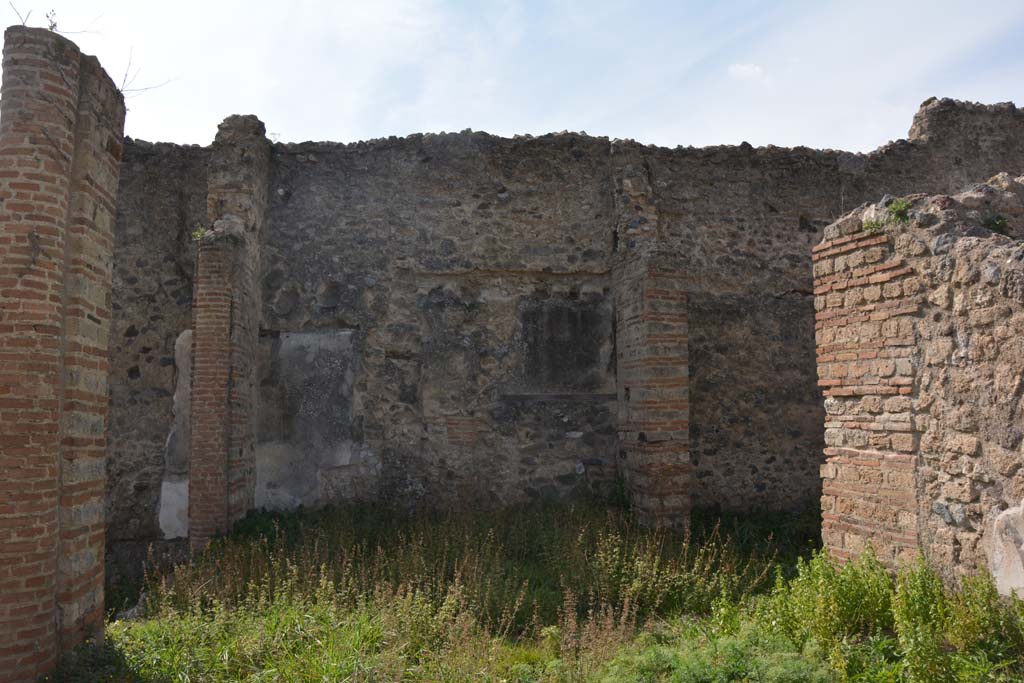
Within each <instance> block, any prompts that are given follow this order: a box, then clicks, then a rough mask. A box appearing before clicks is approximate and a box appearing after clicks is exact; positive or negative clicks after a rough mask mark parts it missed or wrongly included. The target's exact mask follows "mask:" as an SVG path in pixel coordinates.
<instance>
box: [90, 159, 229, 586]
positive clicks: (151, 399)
mask: <svg viewBox="0 0 1024 683" xmlns="http://www.w3.org/2000/svg"><path fill="white" fill-rule="evenodd" d="M209 154H210V150H209V148H203V147H198V146H178V145H168V144H155V145H154V144H149V143H144V142H139V141H133V140H126V143H125V153H124V157H123V160H122V163H121V183H120V190H119V196H118V212H117V222H116V224H115V226H114V285H113V290H114V291H113V320H112V322H111V333H110V441H109V446H108V452H109V457H108V459H107V524H108V536H107V540H108V543H109V550H110V552H109V554H108V572H110V573H111V574H112V576H114V577H115V578H116V577H118V576H121V575H124V574H128V575H133V574H137V573H138V572H139V571H140V570H141V562H140V560H142V559H144V558H145V557H146V555H147V552H148V550H149V547H150V545H152V544H154V543H155V548H154V550H156V551H157V552H158V553H160V554H162V551H163V548H161V547H160V546H161V542H160V541H161V539H162V538H165V537H168V538H179V537H180V536H181V534H182V532H183V529H182V528H181V526H180V525H178V526H168V527H167V529H163V528H162V527H161V525H160V523H159V517H160V513H158V512H157V511H158V510H164V516H165V519H166V518H167V517H168V516H170V517H174V512H173V510H175V509H178V508H180V507H181V505H182V503H184V504H185V505H187V486H188V480H187V476H188V435H187V433H179V432H180V430H178V431H176V430H175V429H174V425H175V424H176V422H178V421H179V418H178V416H177V415H176V414H175V394H178V395H179V396H180V395H181V393H182V392H181V388H182V387H186V388H187V387H188V386H189V384H190V382H191V376H190V370H189V367H188V366H187V365H186V364H185V363H186V361H187V360H188V359H189V358H190V357H191V343H189V344H188V345H186V346H185V348H184V349H181V350H179V352H178V353H177V354H176V353H175V350H176V343H178V341H179V338H180V337H181V335H182V334H183V333H185V331H186V330H188V329H190V328H191V326H192V298H193V295H192V290H193V279H194V276H195V253H196V242H195V240H193V239H192V233H193V232H194V231H196V230H197V229H198V228H199V227H200V226H205V225H206V224H207V217H206V176H207V166H208V164H209ZM185 517H186V518H187V514H186V515H185Z"/></svg>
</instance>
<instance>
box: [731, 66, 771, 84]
mask: <svg viewBox="0 0 1024 683" xmlns="http://www.w3.org/2000/svg"><path fill="white" fill-rule="evenodd" d="M727 71H728V72H729V76H731V77H732V78H735V79H736V80H738V81H759V80H761V79H762V78H763V77H764V68H762V67H761V66H760V65H759V64H730V65H729V68H728V69H727Z"/></svg>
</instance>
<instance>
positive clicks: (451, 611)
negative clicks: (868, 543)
mask: <svg viewBox="0 0 1024 683" xmlns="http://www.w3.org/2000/svg"><path fill="white" fill-rule="evenodd" d="M815 517H816V516H815ZM813 519H814V517H811V518H792V517H790V518H787V517H784V516H775V517H773V518H772V519H769V520H762V521H760V522H754V521H744V520H740V519H730V520H724V521H722V522H721V523H715V522H714V521H712V520H711V519H709V518H708V517H707V516H701V515H697V516H695V523H694V529H695V530H694V532H693V534H692V535H691V536H690V537H689V538H681V537H674V536H667V535H664V534H659V533H655V532H649V531H645V530H642V529H639V528H638V527H636V526H635V525H634V524H633V523H632V521H631V520H630V519H629V517H628V516H627V515H626V514H624V513H622V512H620V511H617V510H611V511H610V510H608V509H605V508H599V507H591V506H587V505H577V506H574V507H571V508H542V509H537V508H531V509H513V510H506V511H502V512H493V513H466V514H456V513H452V514H445V515H440V514H439V515H417V516H412V517H406V516H401V515H398V514H396V513H382V512H381V511H379V510H373V509H369V508H359V509H344V510H341V509H336V510H326V511H321V512H317V513H296V514H291V515H286V516H282V517H278V518H274V517H270V516H267V515H256V516H253V517H251V518H249V519H247V520H246V521H245V522H244V523H243V524H241V525H240V526H239V528H238V529H237V530H236V532H235V533H234V534H233V535H232V536H231V537H229V538H226V539H223V540H221V541H219V542H218V543H216V544H215V545H214V546H212V547H211V548H210V550H209V551H208V552H207V553H206V554H205V555H204V556H203V557H201V558H199V559H197V560H196V561H195V562H194V563H192V564H190V565H187V566H181V567H177V568H174V569H172V570H170V571H167V572H164V573H163V574H162V575H160V576H155V577H153V578H152V579H151V580H150V582H149V586H148V588H147V593H146V595H147V598H146V600H145V617H144V618H143V619H141V620H137V621H121V622H112V623H111V624H110V625H109V626H108V629H107V634H108V637H107V643H106V645H105V646H104V647H103V648H93V649H82V650H80V651H79V652H78V653H76V655H75V656H74V657H72V658H70V659H68V660H67V661H66V662H65V663H64V665H63V666H62V669H61V670H60V671H59V672H58V674H57V675H56V676H55V677H54V680H57V681H90V682H93V681H140V682H146V683H157V682H159V683H163V682H165V681H167V682H172V681H173V682H175V683H178V682H185V681H192V682H199V681H202V682H211V683H217V682H221V681H247V682H250V683H256V682H264V681H282V682H299V681H303V682H306V681H310V682H312V681H317V682H326V681H330V682H334V681H339V682H340V681H423V682H427V681H430V682H434V681H451V682H455V681H459V682H461V681H492V682H495V683H498V682H501V681H504V682H506V683H527V682H550V683H555V682H577V681H580V682H582V681H592V682H595V683H656V682H657V683H660V682H665V683H668V682H670V681H671V682H673V683H720V682H726V681H750V682H754V681H757V682H760V683H769V682H772V683H782V682H792V683H797V682H804V681H807V682H812V681H863V682H869V681H870V682H871V683H876V682H885V681H894V682H895V681H907V682H910V683H932V682H935V683H944V682H946V681H950V682H953V681H978V682H981V681H1020V680H1024V603H1022V602H1021V601H1020V600H1012V601H1004V600H1000V599H999V597H998V595H997V594H996V592H995V589H994V587H993V586H992V584H991V582H990V581H989V580H988V579H986V578H981V577H978V578H972V579H969V580H967V581H965V582H964V585H963V588H962V590H960V591H957V592H953V591H949V590H947V589H945V588H944V587H943V585H942V583H941V582H940V581H939V579H938V577H937V576H936V575H935V574H934V573H932V572H931V571H930V570H928V569H927V568H925V567H924V566H922V565H916V566H913V567H910V568H908V569H906V570H905V571H904V572H903V573H901V574H900V576H899V577H898V579H897V580H895V581H893V580H892V579H890V577H889V576H888V575H887V574H886V573H885V571H884V570H883V569H882V568H881V566H880V565H879V564H878V562H877V561H876V560H875V559H874V557H873V556H872V555H870V554H866V555H865V556H863V557H862V558H861V559H860V560H859V561H857V562H855V563H853V564H850V565H847V566H844V567H839V566H837V565H835V564H834V563H833V562H831V561H830V560H829V559H828V558H827V557H826V556H824V555H822V554H821V553H819V552H817V551H816V550H815V548H814V546H813V538H814V537H815V535H816V531H815V527H814V523H813ZM809 520H811V521H809ZM771 529H774V530H775V532H776V533H774V534H771V533H770V530H771ZM804 558H806V559H804Z"/></svg>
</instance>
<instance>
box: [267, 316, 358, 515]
mask: <svg viewBox="0 0 1024 683" xmlns="http://www.w3.org/2000/svg"><path fill="white" fill-rule="evenodd" d="M261 344H262V346H263V349H262V353H261V354H260V356H261V358H262V359H263V360H262V365H261V368H260V377H261V381H260V419H259V421H258V426H257V446H256V506H257V507H259V508H266V509H270V510H290V509H294V508H296V507H298V506H300V505H304V506H315V505H318V504H322V503H328V502H332V501H333V502H338V501H342V500H359V499H366V498H368V497H370V492H371V491H372V489H373V483H374V478H375V474H376V470H377V467H376V465H375V461H374V459H373V458H372V455H371V453H370V451H369V450H368V449H367V448H366V447H365V446H363V445H362V444H358V443H356V442H355V441H354V440H353V429H352V400H353V378H354V372H355V367H354V366H355V360H356V359H355V355H354V351H353V345H352V332H351V331H349V330H331V331H324V332H287V333H281V334H280V335H278V336H276V337H268V338H264V339H263V340H262V342H261Z"/></svg>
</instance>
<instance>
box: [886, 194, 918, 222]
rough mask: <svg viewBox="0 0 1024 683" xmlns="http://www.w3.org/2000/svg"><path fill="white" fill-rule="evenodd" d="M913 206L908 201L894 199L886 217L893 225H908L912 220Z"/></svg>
mask: <svg viewBox="0 0 1024 683" xmlns="http://www.w3.org/2000/svg"><path fill="white" fill-rule="evenodd" d="M911 206H913V205H912V204H911V203H910V201H909V200H907V199H894V200H892V202H891V203H890V204H889V207H888V209H886V215H887V216H888V218H889V220H890V221H892V222H893V223H906V222H907V221H909V220H910V207H911Z"/></svg>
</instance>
